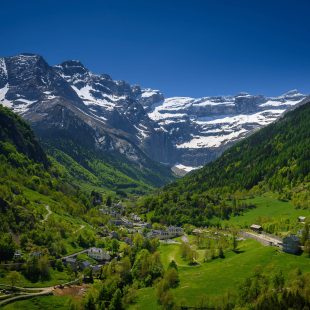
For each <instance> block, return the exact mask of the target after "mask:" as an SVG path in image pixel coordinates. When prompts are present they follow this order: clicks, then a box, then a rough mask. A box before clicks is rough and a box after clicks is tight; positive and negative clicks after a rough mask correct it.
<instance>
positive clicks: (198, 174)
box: [140, 100, 310, 224]
mask: <svg viewBox="0 0 310 310" xmlns="http://www.w3.org/2000/svg"><path fill="white" fill-rule="evenodd" d="M309 183H310V101H309V100H305V102H304V104H302V105H300V106H299V107H298V108H296V109H295V110H293V111H290V112H288V113H287V114H285V115H284V116H283V117H282V118H281V119H279V120H278V121H277V122H276V123H273V124H271V125H268V126H266V127H265V128H263V129H261V130H259V131H258V132H256V133H255V134H253V135H251V136H250V137H248V138H246V139H245V140H243V141H241V142H239V143H237V144H236V145H235V146H233V147H232V148H230V149H229V150H227V151H226V152H225V153H224V154H223V155H222V156H221V157H220V158H218V159H217V160H216V161H214V162H212V163H210V164H208V165H206V166H205V167H204V168H202V169H200V170H197V171H195V172H192V173H191V174H189V175H187V176H185V177H184V178H182V179H180V180H178V181H177V182H175V183H172V184H169V185H167V186H166V187H164V188H163V189H162V190H161V191H160V192H159V193H158V194H155V195H154V196H149V197H146V198H143V199H142V200H141V201H140V204H141V207H142V208H145V209H146V210H150V209H154V210H155V215H154V218H155V219H157V220H158V219H160V220H162V221H166V222H167V221H168V222H169V221H170V222H172V223H186V222H192V223H196V224H198V223H199V224H203V223H205V222H206V219H207V218H211V217H212V216H219V217H221V218H227V217H229V215H230V214H231V213H235V214H236V213H238V212H240V210H242V209H244V208H247V207H251V206H245V205H238V203H237V202H236V200H237V199H238V197H240V196H242V193H241V192H244V193H247V194H248V193H250V194H251V193H252V194H253V193H255V192H256V193H262V192H266V191H272V192H276V193H278V194H279V197H280V198H282V199H292V201H293V203H294V204H295V206H297V207H303V208H309V207H310V196H309V192H310V186H309V185H310V184H309Z"/></svg>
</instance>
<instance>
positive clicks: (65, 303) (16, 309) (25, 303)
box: [2, 296, 71, 310]
mask: <svg viewBox="0 0 310 310" xmlns="http://www.w3.org/2000/svg"><path fill="white" fill-rule="evenodd" d="M70 299H71V298H70V297H68V296H42V297H35V298H31V299H27V300H21V301H17V302H14V303H12V304H8V305H6V306H4V307H3V308H2V309H3V310H20V309H31V310H42V309H44V310H49V309H60V310H62V309H64V310H65V309H68V308H69V301H70Z"/></svg>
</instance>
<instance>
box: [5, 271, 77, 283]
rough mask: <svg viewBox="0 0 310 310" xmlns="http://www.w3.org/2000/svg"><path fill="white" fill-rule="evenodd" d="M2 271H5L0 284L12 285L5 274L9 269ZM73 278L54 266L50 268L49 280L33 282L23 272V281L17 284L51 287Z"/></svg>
mask: <svg viewBox="0 0 310 310" xmlns="http://www.w3.org/2000/svg"><path fill="white" fill-rule="evenodd" d="M2 272H3V274H2V275H3V276H4V277H3V278H0V284H5V285H10V282H9V281H8V279H7V278H6V277H5V275H6V274H7V271H2ZM71 280H72V279H71V278H70V277H69V275H68V273H67V272H66V271H63V272H60V271H57V270H55V269H53V268H50V279H49V280H47V281H38V282H31V281H29V280H28V279H26V278H25V277H24V276H23V275H22V274H21V281H20V282H19V283H17V284H16V286H20V287H49V286H54V285H56V284H62V283H67V282H69V281H71Z"/></svg>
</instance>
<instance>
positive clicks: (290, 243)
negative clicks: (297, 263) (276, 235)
mask: <svg viewBox="0 0 310 310" xmlns="http://www.w3.org/2000/svg"><path fill="white" fill-rule="evenodd" d="M282 249H283V252H286V253H291V254H297V253H298V252H299V251H300V241H299V238H298V237H297V236H296V235H289V236H286V237H285V238H283V241H282Z"/></svg>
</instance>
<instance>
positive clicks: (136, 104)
mask: <svg viewBox="0 0 310 310" xmlns="http://www.w3.org/2000/svg"><path fill="white" fill-rule="evenodd" d="M305 98H306V95H303V94H301V93H299V92H298V91H297V90H293V91H290V92H288V93H285V94H283V95H281V96H278V97H265V96H262V95H250V94H248V93H240V94H238V95H236V96H217V97H203V98H189V97H173V98H165V97H164V95H163V94H162V93H161V92H160V91H158V90H153V89H150V88H141V87H139V86H136V85H134V86H132V85H130V84H129V83H127V82H125V81H115V80H113V79H112V78H111V77H110V76H109V75H107V74H94V73H92V72H91V71H89V70H88V69H87V68H85V66H84V65H83V64H82V63H81V62H80V61H77V60H69V61H65V62H63V63H61V64H59V65H55V66H50V65H49V64H48V63H47V62H46V61H45V60H44V59H43V57H41V56H39V55H34V54H26V53H25V54H20V55H17V56H13V57H5V58H0V103H1V104H3V105H4V106H7V107H9V108H11V109H12V110H13V111H14V112H17V113H18V114H20V115H21V116H22V117H23V118H24V119H26V120H27V121H29V122H30V123H31V124H32V127H33V129H34V130H35V132H36V134H37V135H38V136H39V137H40V138H41V139H42V140H43V141H48V143H49V145H53V146H54V147H56V148H58V149H61V150H62V151H65V153H66V154H68V153H69V155H70V156H73V157H75V159H76V160H79V156H78V155H77V153H78V152H80V150H78V149H76V148H72V147H71V146H72V145H75V146H80V147H83V148H84V149H86V150H92V151H93V152H96V154H101V155H102V154H104V155H105V156H110V160H112V159H113V154H115V156H116V157H118V156H120V158H124V160H125V161H128V162H129V163H133V164H134V165H136V166H137V167H138V168H139V169H140V170H141V169H142V170H143V169H144V170H145V169H146V171H147V173H151V174H157V173H158V171H164V170H167V169H166V168H165V166H169V167H173V170H174V171H175V172H176V173H184V171H185V172H188V171H190V170H192V169H194V168H197V167H199V166H202V165H204V164H205V163H207V162H209V161H211V160H214V159H215V158H217V157H218V156H219V155H220V154H221V153H222V152H223V151H224V150H225V149H227V148H228V147H229V146H231V145H232V144H233V143H235V142H237V141H239V140H240V139H242V138H244V137H246V136H248V135H249V134H251V133H252V132H253V131H255V130H257V129H258V128H261V127H263V126H265V125H267V124H269V123H271V122H273V121H274V120H276V119H277V118H278V117H279V116H280V115H282V114H283V112H285V111H286V110H287V109H290V108H292V107H293V106H295V105H297V104H299V103H300V102H302V101H303V100H304V99H305ZM68 141H71V142H72V143H71V144H70V143H69V145H71V146H70V147H68ZM111 155H112V157H111ZM111 158H112V159H111ZM162 164H164V166H162ZM168 170H169V169H168ZM156 178H157V180H156V181H155V183H156V184H157V185H161V184H163V183H165V182H166V181H167V180H168V179H171V176H169V175H167V172H166V176H165V178H164V180H163V179H162V180H159V179H160V178H161V177H156ZM153 183H154V182H153Z"/></svg>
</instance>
